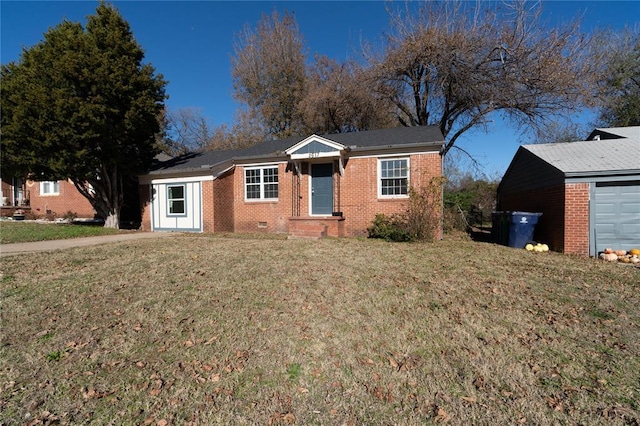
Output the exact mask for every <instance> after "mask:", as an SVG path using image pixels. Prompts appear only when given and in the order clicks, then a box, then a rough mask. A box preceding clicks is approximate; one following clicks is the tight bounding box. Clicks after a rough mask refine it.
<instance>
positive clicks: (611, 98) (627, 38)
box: [599, 27, 640, 127]
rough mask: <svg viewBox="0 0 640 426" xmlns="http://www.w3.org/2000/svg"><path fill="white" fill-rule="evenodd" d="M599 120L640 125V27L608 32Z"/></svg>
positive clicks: (603, 44) (602, 45) (603, 45)
mask: <svg viewBox="0 0 640 426" xmlns="http://www.w3.org/2000/svg"><path fill="white" fill-rule="evenodd" d="M601 39H602V40H603V43H601V44H600V45H599V46H600V48H601V50H602V52H603V55H604V57H605V58H606V59H605V60H604V61H601V62H602V63H604V64H606V65H605V67H604V68H603V70H602V77H601V78H600V83H601V97H602V99H603V106H602V109H601V111H600V117H599V119H600V120H601V122H602V123H603V124H604V125H606V126H612V127H613V126H638V125H640V27H636V28H633V29H626V30H625V31H624V32H622V33H619V34H611V33H605V34H603V37H602V38H601Z"/></svg>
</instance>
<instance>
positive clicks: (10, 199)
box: [2, 178, 95, 218]
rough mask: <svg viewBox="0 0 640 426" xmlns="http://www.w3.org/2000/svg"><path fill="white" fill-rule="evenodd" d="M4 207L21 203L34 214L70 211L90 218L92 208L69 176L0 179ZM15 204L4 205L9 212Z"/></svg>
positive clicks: (41, 214) (54, 213)
mask: <svg viewBox="0 0 640 426" xmlns="http://www.w3.org/2000/svg"><path fill="white" fill-rule="evenodd" d="M2 204H3V207H20V208H22V209H25V210H29V211H30V212H31V213H32V214H33V215H34V216H35V217H45V216H47V215H49V216H55V217H63V216H64V215H65V214H66V213H68V212H72V213H74V214H75V215H76V216H77V217H79V218H93V217H94V215H95V210H94V209H93V207H92V206H91V203H89V200H87V199H86V198H85V197H83V196H82V194H80V192H78V190H77V189H76V188H75V186H74V185H73V183H72V182H71V181H68V180H57V181H46V182H37V181H32V180H27V181H24V180H22V179H15V178H14V179H3V180H2ZM13 210H15V209H14V208H11V209H10V208H6V209H3V215H7V216H10V215H11V214H12V212H13Z"/></svg>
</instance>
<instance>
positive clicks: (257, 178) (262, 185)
mask: <svg viewBox="0 0 640 426" xmlns="http://www.w3.org/2000/svg"><path fill="white" fill-rule="evenodd" d="M244 194H245V199H246V200H277V199H278V166H266V167H248V168H245V169H244Z"/></svg>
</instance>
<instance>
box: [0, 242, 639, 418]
mask: <svg viewBox="0 0 640 426" xmlns="http://www.w3.org/2000/svg"><path fill="white" fill-rule="evenodd" d="M1 289H2V295H1V296H2V299H1V300H2V311H1V312H2V322H1V330H2V331H1V333H2V346H1V348H0V391H1V392H2V396H1V398H0V424H6V425H13V424H23V423H29V422H38V421H42V422H43V423H47V422H60V423H63V424H65V423H94V424H154V425H155V424H187V423H188V422H191V423H192V424H215V423H217V424H256V423H257V424H292V423H296V424H425V423H427V424H429V423H440V422H443V423H444V422H449V423H451V424H538V425H540V424H542V425H544V424H558V423H560V424H562V423H572V424H625V423H628V424H637V422H638V421H640V406H639V405H638V404H639V403H638V401H639V400H640V311H639V310H638V306H639V305H640V296H639V294H640V291H639V290H640V269H638V268H634V267H628V266H625V265H617V264H605V263H601V262H598V261H595V260H591V259H583V258H574V257H569V256H563V255H559V254H554V253H549V254H540V253H527V252H525V251H520V250H513V249H508V248H505V247H499V246H494V245H489V244H479V243H473V242H470V241H448V242H447V241H445V242H440V243H435V244H426V245H425V244H390V243H385V242H382V241H372V240H358V239H342V240H334V239H327V240H322V241H313V242H309V241H296V240H292V241H290V240H282V239H273V240H271V239H236V238H217V237H214V236H206V235H194V236H189V235H187V236H175V237H171V238H167V239H161V240H144V241H138V242H134V243H118V244H113V245H112V246H100V247H95V248H82V249H78V250H69V251H64V252H55V253H46V254H39V255H33V256H31V257H30V258H19V257H12V258H7V259H3V264H2V284H1ZM634 422H635V423H634ZM34 424H35V423H34Z"/></svg>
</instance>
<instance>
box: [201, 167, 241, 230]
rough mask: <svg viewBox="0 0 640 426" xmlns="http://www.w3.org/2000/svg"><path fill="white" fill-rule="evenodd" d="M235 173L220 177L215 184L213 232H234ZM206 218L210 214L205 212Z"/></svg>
mask: <svg viewBox="0 0 640 426" xmlns="http://www.w3.org/2000/svg"><path fill="white" fill-rule="evenodd" d="M234 178H235V176H234V173H233V171H228V172H227V173H225V174H223V175H221V176H218V178H217V179H215V180H214V181H213V182H212V184H213V199H214V201H215V202H214V203H213V216H214V218H215V219H214V227H213V232H234V230H235V225H234V214H233V213H234V211H233V208H234V198H235V197H234ZM203 214H204V216H205V217H206V216H207V215H208V214H209V213H208V212H207V211H204V212H203Z"/></svg>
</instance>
